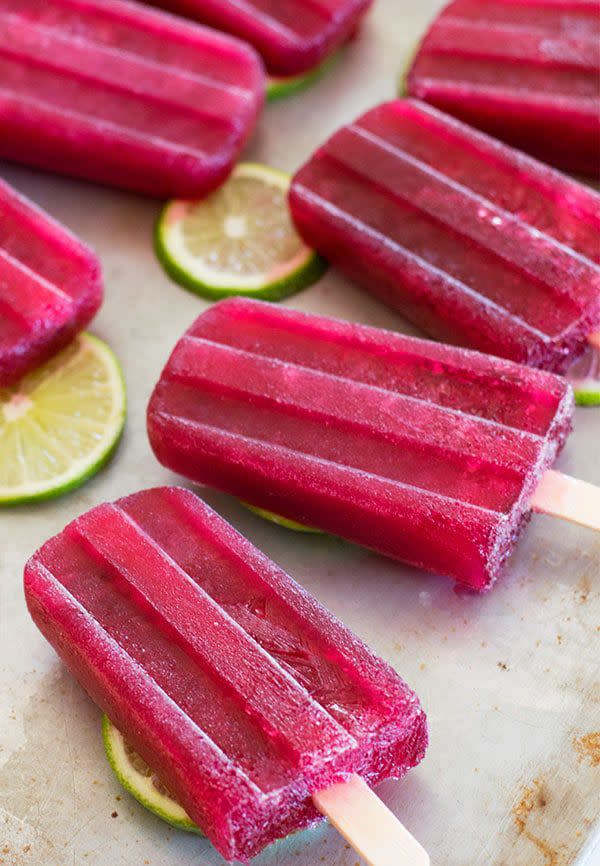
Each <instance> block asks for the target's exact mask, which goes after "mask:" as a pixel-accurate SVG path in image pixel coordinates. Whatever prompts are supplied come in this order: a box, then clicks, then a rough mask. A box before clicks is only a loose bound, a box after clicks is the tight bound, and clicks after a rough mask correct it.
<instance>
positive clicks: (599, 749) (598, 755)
mask: <svg viewBox="0 0 600 866" xmlns="http://www.w3.org/2000/svg"><path fill="white" fill-rule="evenodd" d="M573 748H574V749H575V752H576V754H577V758H578V760H579V761H589V763H590V764H591V766H592V767H598V766H600V731H592V732H591V733H589V734H583V736H581V737H574V738H573Z"/></svg>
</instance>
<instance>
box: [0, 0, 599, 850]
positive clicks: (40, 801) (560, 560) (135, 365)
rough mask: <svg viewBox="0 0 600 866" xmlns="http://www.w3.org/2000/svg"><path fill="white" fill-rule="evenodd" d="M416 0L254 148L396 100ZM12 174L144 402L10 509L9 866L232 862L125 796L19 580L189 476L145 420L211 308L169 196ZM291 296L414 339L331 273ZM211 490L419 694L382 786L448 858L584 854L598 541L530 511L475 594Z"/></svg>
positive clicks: (323, 839) (383, 21)
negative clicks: (86, 260)
mask: <svg viewBox="0 0 600 866" xmlns="http://www.w3.org/2000/svg"><path fill="white" fill-rule="evenodd" d="M414 5H416V4H412V3H408V2H401V0H377V2H376V5H375V9H374V11H373V14H372V16H371V18H370V20H369V21H368V24H367V25H366V27H365V29H364V32H363V34H362V36H361V38H360V40H359V41H357V42H356V43H354V44H353V45H352V46H351V47H350V48H349V49H347V51H346V52H345V54H344V56H343V58H342V60H341V62H340V63H338V64H337V66H335V67H334V69H333V70H332V71H331V72H330V73H329V75H328V77H327V78H325V79H324V80H322V81H321V82H320V83H318V84H317V85H316V86H315V87H314V88H313V89H312V90H310V91H307V92H306V93H304V94H299V95H297V96H295V97H293V98H291V99H290V100H288V101H287V102H285V101H282V102H279V103H276V104H274V105H271V106H268V108H267V109H266V112H265V116H264V118H263V121H262V123H261V125H260V129H259V132H258V134H257V136H256V138H255V140H254V143H253V145H252V146H251V148H250V149H249V151H248V157H249V158H251V159H257V160H260V161H264V162H269V163H271V164H273V165H275V166H278V167H280V168H283V169H288V170H293V169H294V168H296V167H297V166H298V165H299V164H300V163H301V162H302V160H303V159H304V158H305V157H306V155H307V154H308V153H309V151H310V150H311V149H312V148H314V146H316V145H317V144H318V143H319V142H320V141H321V140H322V139H324V138H325V137H326V136H327V135H328V134H329V133H330V132H332V131H333V129H334V128H336V127H337V126H339V125H340V124H342V123H344V122H347V121H349V120H350V119H351V118H352V117H353V116H354V115H356V114H358V113H359V112H360V111H362V110H364V109H366V108H367V107H369V106H371V105H373V104H374V103H375V102H377V101H379V100H382V99H385V98H388V97H391V96H392V95H393V93H394V90H395V84H396V80H397V78H398V74H399V71H400V70H401V69H402V68H403V66H404V65H405V64H406V62H407V60H408V57H409V55H410V53H411V51H412V50H413V48H414V45H415V42H416V39H417V38H418V36H419V35H420V33H421V32H422V31H423V29H424V27H425V25H426V23H427V21H428V20H429V19H430V18H431V16H432V15H433V14H434V11H435V10H436V8H438V7H439V5H440V4H439V3H437V2H433V0H423V2H422V3H420V4H419V8H418V10H417V9H415V8H414ZM0 176H2V177H5V178H6V179H7V180H9V181H11V182H12V183H13V184H14V185H15V186H16V187H17V188H18V189H20V190H22V191H23V192H25V193H26V194H28V195H30V196H31V197H32V198H33V199H34V200H35V201H37V202H38V203H40V204H41V205H43V206H44V207H46V208H47V209H48V210H49V211H50V212H51V213H52V214H53V215H54V216H56V217H58V218H59V219H62V220H63V221H64V222H65V223H66V224H67V225H68V226H70V227H71V228H73V229H75V230H76V231H78V232H79V233H80V234H81V236H82V237H83V238H84V239H85V240H86V241H88V242H89V243H90V244H92V245H93V246H94V247H95V249H96V250H97V252H98V253H99V255H100V257H101V259H102V261H103V264H104V268H105V275H106V290H107V291H106V295H107V296H106V302H105V305H104V307H103V310H102V312H101V313H100V315H99V316H98V318H97V319H96V322H95V324H94V326H93V331H94V332H95V333H97V334H98V335H99V336H101V337H102V338H104V339H106V340H108V341H109V342H110V343H111V345H112V346H113V348H114V349H115V351H116V352H117V353H118V354H119V356H120V358H121V360H122V361H123V364H124V367H125V375H126V379H127V383H128V386H129V399H130V414H129V421H128V425H127V429H126V433H125V438H124V441H123V443H122V446H121V448H120V450H119V452H118V454H117V456H116V459H115V460H114V461H113V463H112V464H111V465H110V466H109V467H108V468H107V469H106V470H105V471H104V472H102V473H101V474H100V475H99V476H98V477H97V478H96V479H95V480H94V481H92V482H91V483H89V484H87V485H86V486H85V487H84V488H82V489H81V490H80V491H78V492H76V493H74V494H72V495H70V496H68V497H66V498H64V499H62V500H58V501H56V502H52V503H47V504H44V505H41V506H38V507H27V508H22V509H17V510H13V511H3V512H1V513H0V864H5V866H7V864H10V866H63V864H66V866H71V864H77V866H80V864H85V863H90V864H98V866H104V864H107V866H145V864H148V866H176V864H177V866H187V864H189V866H191V864H194V866H218V864H222V863H223V861H222V860H221V859H220V857H219V856H218V855H217V854H216V853H215V852H214V851H213V849H212V848H211V846H210V845H209V844H208V843H207V842H206V841H203V840H198V838H196V837H192V836H186V835H184V834H181V833H177V832H176V831H173V830H171V829H169V828H168V827H167V826H166V825H163V824H162V823H161V822H160V821H158V820H156V819H154V818H153V817H152V816H151V815H148V814H146V813H145V812H144V810H143V809H142V808H141V807H138V806H137V804H136V803H135V802H134V801H132V800H131V799H130V798H129V797H128V796H127V795H126V794H125V793H124V792H122V791H120V789H119V787H118V785H117V783H116V782H115V781H114V779H113V778H112V775H111V772H110V770H109V768H108V765H107V764H106V762H105V761H104V758H103V750H102V743H101V736H100V715H99V712H98V710H97V709H96V708H95V707H94V706H93V705H92V703H91V702H90V701H89V699H88V698H87V697H86V696H85V695H84V693H83V692H82V690H81V689H80V688H79V686H78V685H77V684H76V683H75V682H74V681H73V680H72V679H71V677H70V676H69V675H68V674H67V673H66V671H65V670H64V669H63V668H62V667H61V666H60V664H59V663H58V660H57V658H56V656H55V655H54V653H53V651H52V650H51V648H50V647H49V646H48V645H47V644H46V643H45V641H44V640H43V638H42V637H41V635H39V634H38V633H37V631H36V630H35V627H34V626H33V624H32V623H31V622H30V620H29V618H28V616H27V612H26V610H25V604H24V601H23V596H22V590H21V574H22V567H23V563H24V561H25V559H26V558H27V556H28V555H29V554H30V553H31V552H32V551H33V550H34V549H35V548H36V547H37V546H38V545H39V544H40V543H41V542H42V541H44V540H45V539H46V538H47V537H48V536H49V535H52V534H53V533H55V532H58V531H59V530H61V529H62V527H63V526H64V524H65V523H66V522H67V521H68V520H70V519H71V518H72V517H74V516H75V515H76V514H79V513H81V512H82V511H84V510H86V509H87V508H89V507H91V506H92V505H95V504H96V503H98V502H101V501H103V500H106V499H114V498H117V497H118V496H122V495H125V494H127V493H130V492H132V491H134V490H136V489H139V488H141V487H144V486H150V485H154V484H164V483H170V482H172V481H174V480H175V479H174V477H173V476H172V475H170V474H169V473H168V472H167V471H166V470H164V469H162V468H161V467H160V466H159V465H158V464H157V463H156V461H155V460H154V458H153V457H152V454H151V452H150V449H149V446H148V444H147V440H146V435H145V423H144V411H145V405H146V402H147V399H148V397H149V394H150V390H151V388H152V385H153V383H154V380H155V379H156V377H157V376H158V373H159V371H160V368H161V366H162V364H163V363H164V361H165V360H166V357H167V355H168V353H169V350H170V349H171V347H172V345H173V344H174V342H175V340H176V339H177V338H178V337H179V335H180V334H181V332H182V331H183V330H184V328H186V327H187V326H188V325H189V324H190V322H191V320H192V319H193V317H194V316H195V315H196V314H198V313H199V312H200V311H201V310H202V309H203V308H204V304H203V302H202V301H201V300H200V299H198V298H196V297H194V296H192V295H190V294H188V293H186V292H185V291H183V290H182V289H179V288H178V287H176V286H174V285H173V284H172V283H171V282H170V281H169V279H168V278H167V277H166V276H165V275H164V274H163V273H162V271H161V269H160V267H159V265H158V264H157V262H156V261H155V259H154V256H153V253H152V248H151V234H152V224H153V221H154V219H155V217H156V214H157V212H158V204H156V203H154V202H152V201H147V200H143V199H141V198H136V197H135V196H131V195H125V194H120V193H117V192H113V191H109V190H105V189H99V188H95V187H93V186H91V185H86V184H83V183H77V182H74V181H70V180H66V179H60V178H54V177H51V176H48V175H43V174H38V173H34V172H29V171H27V170H25V169H20V168H16V167H15V166H7V165H0ZM287 303H288V304H289V305H290V306H294V307H298V308H301V309H305V310H311V311H314V312H322V313H325V314H328V315H338V316H340V317H342V318H347V319H355V320H359V321H362V322H366V323H369V324H373V325H383V326H387V327H392V328H398V329H399V330H403V331H410V328H409V326H407V325H406V324H405V323H404V322H402V321H401V320H400V319H399V318H398V317H396V316H394V315H393V314H392V313H390V312H389V311H388V310H386V309H385V308H384V307H382V306H380V305H378V304H377V303H376V302H375V301H374V300H372V299H371V298H369V297H368V296H367V295H366V294H363V293H361V292H360V291H359V290H358V289H356V288H355V287H353V286H351V285H350V284H349V283H347V282H346V281H344V280H343V279H342V278H341V277H339V276H338V275H337V274H335V273H332V272H330V273H329V274H327V275H326V276H325V278H324V279H322V280H321V282H320V283H319V284H318V285H317V286H314V287H313V288H311V289H309V290H308V291H306V292H304V293H303V294H301V295H297V296H296V297H294V298H291V299H289V300H288V301H287ZM560 468H561V469H563V470H564V471H567V472H569V473H571V474H573V475H576V476H579V477H581V478H585V479H586V480H588V481H592V482H596V483H598V484H600V412H599V411H597V410H596V411H594V410H590V409H588V410H585V409H579V410H577V416H576V430H575V433H574V434H573V436H572V437H571V439H570V440H569V443H568V444H567V447H566V449H565V452H564V454H563V456H562V457H561V459H560ZM206 498H207V500H208V501H209V502H210V503H211V504H212V505H213V506H215V507H216V508H217V509H218V510H219V511H221V513H222V514H224V515H225V516H226V517H227V518H228V519H230V520H231V521H232V522H233V523H234V524H235V525H236V526H237V527H238V528H239V529H240V530H241V531H242V532H245V533H246V534H247V535H248V536H249V537H250V538H251V539H252V540H253V541H254V542H255V543H256V544H257V545H258V546H259V547H261V548H262V549H263V550H265V551H266V552H267V553H268V554H269V555H270V556H271V557H272V558H273V559H275V560H276V561H277V562H278V563H280V564H281V565H282V566H283V567H284V568H286V569H287V570H288V571H289V572H290V573H291V574H292V575H293V576H294V577H295V578H297V579H298V580H299V581H300V582H301V583H302V584H304V585H305V586H306V587H307V588H308V589H310V590H311V591H312V592H314V594H315V595H316V596H317V597H318V598H319V599H320V600H321V601H322V602H323V603H324V604H325V605H327V606H328V607H329V608H331V610H333V611H334V612H335V613H336V614H337V615H338V616H340V617H341V618H342V619H343V620H344V621H345V622H346V623H347V624H348V625H349V626H350V627H351V628H353V629H354V630H355V631H356V632H357V633H358V634H359V635H360V636H361V637H362V638H363V639H364V640H366V641H367V642H368V643H370V644H371V646H373V648H374V649H375V650H376V651H377V652H378V653H379V654H380V655H382V656H383V657H384V658H386V659H387V660H388V661H389V662H391V663H392V664H393V665H394V666H395V667H396V668H397V669H398V670H399V671H400V672H401V673H402V675H403V676H404V677H405V678H406V679H407V680H408V682H409V683H410V684H411V685H412V686H413V687H414V688H415V689H416V690H417V691H418V693H419V695H420V696H421V698H422V701H423V704H424V706H425V708H426V710H427V711H428V713H429V718H430V726H431V747H430V750H429V753H428V755H427V757H426V759H425V761H424V763H423V764H422V765H421V766H420V767H419V768H418V769H417V770H416V771H414V772H413V773H412V774H411V775H410V776H409V777H408V778H407V779H406V780H404V781H403V782H401V783H393V782H388V783H386V784H384V785H383V786H382V788H381V789H380V792H381V796H382V797H383V798H384V799H385V801H386V802H387V803H388V804H389V805H390V807H391V808H392V809H393V810H394V811H395V812H397V814H398V815H399V816H400V817H401V818H402V820H403V821H404V822H405V823H406V824H407V826H408V827H409V828H410V829H411V831H413V832H414V833H415V834H416V835H417V836H418V838H419V839H420V840H421V841H422V842H423V844H424V845H425V846H426V847H427V848H428V849H429V851H430V852H431V855H432V862H433V863H434V864H436V866H567V864H572V863H575V862H579V863H581V862H582V860H583V858H584V857H585V854H586V852H589V851H590V848H591V840H592V838H593V835H594V832H593V830H594V823H595V822H596V821H597V819H598V816H599V814H600V802H599V799H598V798H599V791H600V784H599V775H600V748H599V740H600V735H599V734H598V732H599V731H600V689H599V685H598V682H599V677H598V623H599V622H600V617H599V611H600V603H599V593H598V577H599V572H600V565H599V560H600V537H598V536H594V534H593V533H592V532H588V531H586V530H583V529H577V528H575V527H571V526H567V525H562V524H561V523H559V522H558V521H556V520H554V519H552V518H543V517H535V518H534V519H533V521H532V523H531V524H530V526H529V529H528V531H527V533H526V536H525V538H524V540H523V542H522V543H521V544H520V546H519V548H518V551H517V554H516V556H515V557H514V558H513V559H512V561H511V563H510V566H509V568H508V569H507V572H506V574H505V575H504V577H503V578H502V579H501V580H500V581H499V582H498V584H497V586H496V588H495V589H494V590H493V592H492V593H490V594H489V595H487V596H483V597H474V596H465V595H462V596H461V595H458V594H456V592H455V591H454V587H453V585H452V583H451V582H450V581H449V580H444V579H441V578H435V577H428V576H425V575H423V574H420V573H419V572H416V571H414V570H411V569H408V568H404V567H402V566H399V565H396V564H394V563H392V562H389V561H386V560H384V559H383V558H381V557H378V556H376V555H374V554H372V553H369V552H367V551H364V550H361V549H359V548H356V547H352V546H350V545H347V544H344V543H343V542H340V541H337V540H335V539H331V538H326V537H319V536H310V535H295V534H292V533H290V532H289V531H287V530H284V529H282V528H278V527H276V526H272V525H269V524H266V523H264V522H263V521H261V520H260V519H259V518H257V517H254V516H253V515H251V514H250V513H249V512H247V511H246V510H245V509H244V508H242V507H241V506H240V505H238V504H237V503H236V502H234V501H233V500H231V499H229V498H227V497H225V496H220V495H217V494H214V493H212V492H206ZM113 815H114V817H113ZM596 856H598V855H594V854H589V856H588V857H587V862H586V866H591V864H593V863H598V862H599V861H598V860H596V859H595V858H596ZM578 857H579V861H578ZM254 862H255V863H256V866H318V864H320V863H323V864H328V866H355V864H356V863H357V857H356V855H355V854H354V853H353V852H352V851H351V850H349V849H348V848H347V846H346V845H345V843H344V842H343V841H342V840H341V839H340V838H339V837H338V836H337V834H336V833H335V832H334V831H333V830H330V829H329V828H328V827H326V826H321V827H319V828H317V829H315V830H312V831H309V832H306V833H303V834H299V835H297V836H295V837H293V838H291V839H289V840H286V841H285V842H282V843H279V844H277V845H275V846H273V847H271V848H270V849H269V850H268V851H266V852H265V853H264V854H263V855H262V856H261V857H259V858H257V860H256V861H254Z"/></svg>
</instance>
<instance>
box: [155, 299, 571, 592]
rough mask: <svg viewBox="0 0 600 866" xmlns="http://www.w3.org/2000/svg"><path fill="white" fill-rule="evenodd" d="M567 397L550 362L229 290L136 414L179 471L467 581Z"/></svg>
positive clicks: (560, 419)
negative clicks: (538, 366)
mask: <svg viewBox="0 0 600 866" xmlns="http://www.w3.org/2000/svg"><path fill="white" fill-rule="evenodd" d="M572 411H573V397H572V393H571V390H570V388H569V386H568V385H567V384H566V383H565V382H564V381H563V380H562V379H560V378H559V377H556V376H554V375H552V374H548V373H544V372H541V371H537V370H532V369H529V368H525V367H522V366H517V365H515V364H512V363H510V362H506V361H502V360H500V359H495V358H489V357H485V356H482V355H480V354H477V353H473V352H465V351H464V350H461V349H455V348H452V347H448V346H441V345H437V344H435V343H429V342H427V341H424V340H417V339H414V338H409V337H404V336H400V335H396V334H391V333H389V332H386V331H381V330H377V329H373V328H368V327H365V326H361V325H352V324H348V323H343V322H339V321H335V320H331V319H325V318H321V317H317V316H311V315H306V314H302V313H298V312H292V311H289V310H283V309H280V308H276V307H274V306H273V305H269V304H264V303H260V302H252V301H247V300H242V299H236V300H231V301H228V302H222V303H220V304H217V305H216V306H214V307H213V308H212V309H211V310H209V311H207V312H206V313H204V314H203V315H201V316H200V317H199V318H198V319H197V321H196V322H195V323H194V325H193V326H192V327H191V328H190V330H189V331H188V332H187V333H186V334H185V335H184V337H183V338H182V339H181V340H180V341H179V343H178V344H177V346H176V348H175V350H174V351H173V353H172V355H171V358H170V359H169V361H168V363H167V365H166V367H165V369H164V371H163V373H162V375H161V378H160V380H159V382H158V384H157V386H156V388H155V391H154V393H153V396H152V398H151V401H150V405H149V409H148V430H149V435H150V441H151V444H152V447H153V449H154V451H155V453H156V455H157V457H158V459H159V460H160V461H161V462H162V463H163V464H164V465H166V466H167V467H169V468H170V469H172V470H174V471H176V472H179V473H181V474H182V475H185V476H187V477H188V478H191V479H193V480H195V481H200V482H202V483H205V484H208V485H211V486H214V487H217V488H219V489H221V490H225V491H227V492H229V493H232V494H233V495H235V496H237V497H239V498H240V499H243V500H245V501H247V502H249V503H251V504H253V505H256V506H259V507H260V508H263V509H266V510H269V511H272V512H274V513H276V514H279V515H282V516H284V517H286V518H288V519H291V520H294V521H297V522H299V523H303V524H306V525H308V526H312V527H317V528H320V529H323V530H325V531H327V532H331V533H333V534H335V535H340V536H342V537H344V538H347V539H348V540H351V541H355V542H357V543H360V544H363V545H365V546H367V547H371V548H374V549H375V550H377V551H379V552H381V553H384V554H387V555H389V556H392V557H394V558H397V559H401V560H404V561H406V562H408V563H410V564H412V565H415V566H418V567H420V568H424V569H426V570H429V571H434V572H437V573H441V574H448V575H452V576H453V577H455V578H456V579H457V580H459V581H461V582H463V583H466V584H468V585H469V586H472V587H474V588H476V589H480V590H481V589H484V588H486V587H487V586H489V585H490V584H491V582H492V581H493V579H494V578H495V577H496V575H497V574H498V572H499V570H500V568H501V566H502V564H503V562H504V560H505V559H506V557H507V556H508V555H509V553H510V551H511V550H512V548H513V546H514V544H515V542H516V538H517V536H518V533H519V530H520V527H521V525H522V523H523V522H524V521H525V520H526V519H527V516H528V513H529V509H528V499H529V497H530V495H531V494H532V492H533V490H534V489H535V487H536V485H537V483H538V480H539V478H540V476H541V474H542V472H543V471H544V470H545V469H546V468H547V467H548V466H549V465H550V464H551V463H552V461H553V459H554V457H555V455H556V453H557V451H558V449H559V448H560V447H561V446H562V444H563V442H564V440H565V437H566V435H567V433H568V432H569V430H570V423H571V416H572Z"/></svg>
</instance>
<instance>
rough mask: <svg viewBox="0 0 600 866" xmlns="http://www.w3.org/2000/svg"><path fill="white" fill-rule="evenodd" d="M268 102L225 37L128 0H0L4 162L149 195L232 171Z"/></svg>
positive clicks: (179, 190)
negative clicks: (262, 109)
mask: <svg viewBox="0 0 600 866" xmlns="http://www.w3.org/2000/svg"><path fill="white" fill-rule="evenodd" d="M263 96H264V75H263V70H262V64H261V62H260V59H259V58H258V56H257V55H256V54H255V52H254V51H253V50H252V48H250V46H247V45H244V44H242V43H241V42H238V41H237V40H235V39H232V38H231V37H229V36H226V35H224V34H220V33H217V32H215V31H213V30H209V29H206V28H203V27H200V26H199V25H197V24H192V23H190V22H187V21H184V20H181V19H177V18H176V17H174V16H170V15H168V14H166V13H164V12H158V11H156V10H153V9H149V8H147V7H145V6H143V5H142V4H141V3H129V2H124V0H45V2H43V3H42V2H39V0H0V157H3V158H6V159H12V160H16V161H17V162H22V163H25V164H26V165H31V166H35V167H37V168H42V169H46V170H49V171H56V172H60V173H63V174H69V175H74V176H76V177H81V178H86V179H88V180H92V181H97V182H99V183H105V184H109V185H114V186H118V187H124V188H126V189H131V190H135V191H137V192H141V193H146V194H149V195H155V196H160V197H163V198H166V197H180V198H197V197H200V196H202V195H204V194H206V193H207V192H210V191H211V190H212V189H214V188H215V187H216V186H218V185H219V184H220V183H221V182H222V181H223V180H224V179H225V178H226V177H227V175H228V174H229V172H230V170H231V168H232V167H233V164H234V162H235V161H236V159H237V157H238V156H239V153H240V151H241V149H242V147H243V145H244V143H245V141H246V139H247V137H248V135H249V133H250V131H251V130H252V127H253V125H254V122H255V119H256V116H257V113H258V111H259V109H260V107H261V105H262V101H263Z"/></svg>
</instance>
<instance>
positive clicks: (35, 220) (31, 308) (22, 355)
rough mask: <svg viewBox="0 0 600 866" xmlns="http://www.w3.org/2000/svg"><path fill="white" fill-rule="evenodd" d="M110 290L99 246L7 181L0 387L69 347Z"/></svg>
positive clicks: (3, 190)
mask: <svg viewBox="0 0 600 866" xmlns="http://www.w3.org/2000/svg"><path fill="white" fill-rule="evenodd" d="M102 294H103V290H102V275H101V267H100V263H99V261H98V260H97V258H96V256H95V255H94V254H93V253H92V252H91V250H89V249H88V248H87V247H86V246H85V245H84V244H83V243H81V242H80V241H79V240H77V238H75V237H74V236H73V235H71V233H70V232H68V231H67V229H65V228H64V227H63V226H61V225H59V223H57V222H55V221H54V220H52V219H51V218H50V217H49V216H48V215H47V214H45V213H44V212H43V211H41V210H40V209H39V208H37V207H35V205H33V204H32V203H31V202H29V201H28V200H27V199H26V198H24V197H23V196H21V195H19V194H18V193H17V192H16V191H15V190H14V189H12V188H11V187H10V186H8V184H6V183H3V182H2V181H0V387H3V386H6V385H10V384H13V383H15V382H16V381H17V380H18V379H20V378H21V377H22V376H24V375H25V374H26V373H28V372H29V371H30V370H32V369H33V368H34V367H36V366H37V365H38V364H41V363H42V362H43V361H45V360H47V359H48V358H49V357H51V355H53V354H54V353H55V352H57V351H58V350H59V349H62V348H63V347H64V346H65V345H66V344H67V343H68V342H69V341H70V340H71V339H72V338H73V337H74V336H75V335H76V334H77V333H78V332H79V331H80V330H81V329H82V328H84V327H85V326H86V325H87V324H88V322H89V321H90V320H91V319H92V317H93V316H94V314H95V313H96V311H97V310H98V307H99V306H100V304H101V302H102Z"/></svg>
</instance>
